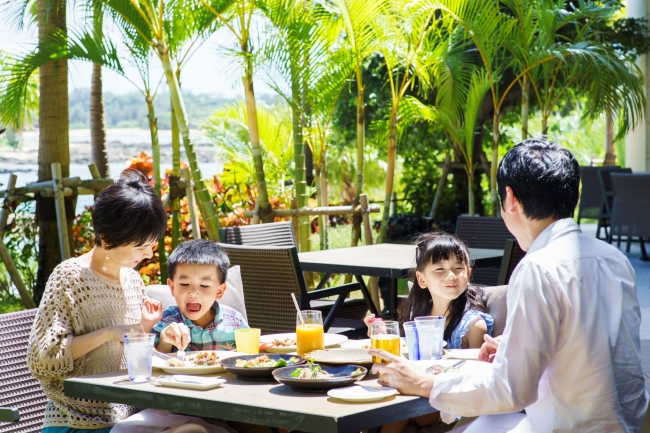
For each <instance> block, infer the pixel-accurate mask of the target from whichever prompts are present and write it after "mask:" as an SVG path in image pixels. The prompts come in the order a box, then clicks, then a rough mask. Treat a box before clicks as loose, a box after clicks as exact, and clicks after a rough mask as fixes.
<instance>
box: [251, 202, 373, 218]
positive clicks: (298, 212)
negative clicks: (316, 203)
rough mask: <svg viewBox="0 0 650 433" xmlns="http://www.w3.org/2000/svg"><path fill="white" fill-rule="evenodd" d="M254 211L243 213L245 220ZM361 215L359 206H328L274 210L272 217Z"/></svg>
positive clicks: (370, 210) (252, 215)
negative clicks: (354, 207)
mask: <svg viewBox="0 0 650 433" xmlns="http://www.w3.org/2000/svg"><path fill="white" fill-rule="evenodd" d="M380 209H381V208H380V206H379V205H376V204H373V205H370V206H369V207H368V211H369V212H373V213H376V212H379V211H380ZM255 212H256V211H245V212H244V216H245V217H246V218H251V217H255V215H256V213H255ZM350 214H356V215H360V214H361V206H358V207H357V209H352V206H328V207H303V208H300V209H275V210H274V211H273V215H275V216H277V217H292V216H311V215H350Z"/></svg>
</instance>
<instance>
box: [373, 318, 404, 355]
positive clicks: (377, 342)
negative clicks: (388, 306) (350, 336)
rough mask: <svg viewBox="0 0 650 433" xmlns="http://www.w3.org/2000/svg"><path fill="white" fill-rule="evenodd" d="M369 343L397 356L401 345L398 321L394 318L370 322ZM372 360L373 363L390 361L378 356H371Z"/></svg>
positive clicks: (375, 347)
mask: <svg viewBox="0 0 650 433" xmlns="http://www.w3.org/2000/svg"><path fill="white" fill-rule="evenodd" d="M370 344H371V346H372V348H373V349H380V350H385V351H386V352H388V353H392V354H393V355H396V356H399V353H400V345H401V342H400V338H399V322H397V321H395V320H385V321H378V322H372V323H371V324H370ZM372 362H374V363H375V364H389V363H390V361H386V360H385V359H381V358H380V357H378V356H373V357H372Z"/></svg>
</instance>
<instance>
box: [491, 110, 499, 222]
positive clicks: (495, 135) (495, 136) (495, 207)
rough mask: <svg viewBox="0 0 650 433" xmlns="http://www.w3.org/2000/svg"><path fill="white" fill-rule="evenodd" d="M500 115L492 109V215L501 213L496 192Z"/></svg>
mask: <svg viewBox="0 0 650 433" xmlns="http://www.w3.org/2000/svg"><path fill="white" fill-rule="evenodd" d="M500 120H501V116H500V114H499V110H498V109H497V110H494V124H493V126H492V166H491V167H490V205H491V206H492V216H499V215H501V208H500V206H499V197H498V194H497V168H498V167H499V138H500V131H499V121H500Z"/></svg>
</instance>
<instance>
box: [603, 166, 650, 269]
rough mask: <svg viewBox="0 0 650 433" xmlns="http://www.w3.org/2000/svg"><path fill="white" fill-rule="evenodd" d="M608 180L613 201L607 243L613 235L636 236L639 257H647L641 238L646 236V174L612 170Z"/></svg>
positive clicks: (649, 210) (649, 193)
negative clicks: (610, 180)
mask: <svg viewBox="0 0 650 433" xmlns="http://www.w3.org/2000/svg"><path fill="white" fill-rule="evenodd" d="M611 179H612V187H613V190H614V200H613V206H612V216H611V219H610V230H609V242H610V243H611V241H612V237H613V236H614V235H617V236H628V237H629V239H631V238H632V237H638V238H639V244H640V246H641V258H642V259H643V260H648V255H647V253H646V249H645V242H644V238H646V237H650V224H648V215H650V174H645V173H643V174H622V173H612V175H611Z"/></svg>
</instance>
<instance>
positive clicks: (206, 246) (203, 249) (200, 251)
mask: <svg viewBox="0 0 650 433" xmlns="http://www.w3.org/2000/svg"><path fill="white" fill-rule="evenodd" d="M178 265H214V266H216V267H217V274H219V284H222V283H225V282H226V277H227V276H228V268H229V267H230V259H229V258H228V254H226V252H225V251H224V250H222V249H221V248H219V247H218V246H217V243H216V242H212V241H206V240H203V239H197V240H194V241H187V242H183V243H182V244H180V245H179V246H177V247H176V249H175V250H174V251H173V252H172V253H171V254H170V255H169V258H168V259H167V272H168V273H169V278H171V279H172V280H173V279H174V273H175V272H176V266H178Z"/></svg>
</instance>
